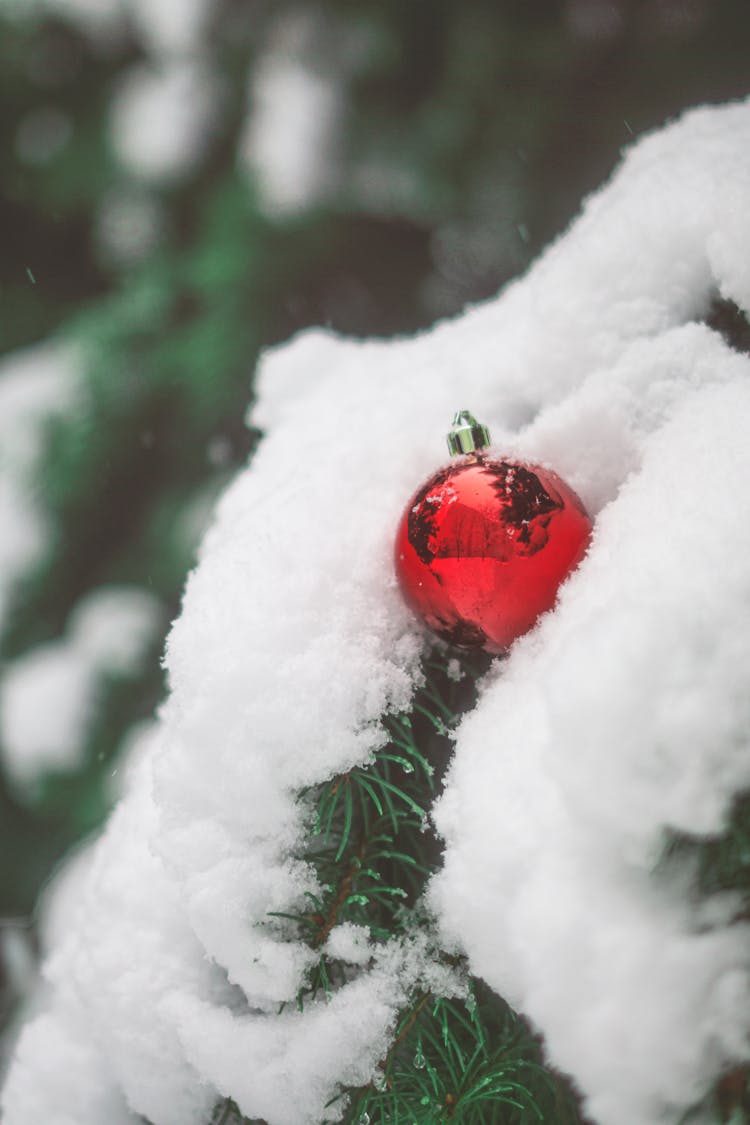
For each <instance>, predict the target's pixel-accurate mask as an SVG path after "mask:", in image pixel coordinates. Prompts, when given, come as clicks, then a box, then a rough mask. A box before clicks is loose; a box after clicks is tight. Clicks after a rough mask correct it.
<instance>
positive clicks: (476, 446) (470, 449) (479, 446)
mask: <svg viewBox="0 0 750 1125" xmlns="http://www.w3.org/2000/svg"><path fill="white" fill-rule="evenodd" d="M446 440H447V442H448V449H449V451H450V454H451V457H458V456H460V455H461V454H462V453H463V454H465V453H481V451H482V450H483V449H486V448H487V446H488V445H489V444H490V431H489V430H488V429H487V427H486V426H483V425H482V423H481V422H477V420H476V418H475V417H474V415H473V414H472V413H471V412H470V411H468V410H459V411H458V413H457V414H456V417H455V418H454V419H453V425H452V426H451V428H450V430H449V431H448V433H447V434H446Z"/></svg>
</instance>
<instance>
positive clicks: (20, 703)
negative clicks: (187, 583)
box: [0, 586, 160, 794]
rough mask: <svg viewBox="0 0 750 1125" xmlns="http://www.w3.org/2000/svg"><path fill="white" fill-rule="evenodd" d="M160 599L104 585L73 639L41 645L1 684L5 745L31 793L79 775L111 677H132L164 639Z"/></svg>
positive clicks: (10, 764) (85, 608)
mask: <svg viewBox="0 0 750 1125" xmlns="http://www.w3.org/2000/svg"><path fill="white" fill-rule="evenodd" d="M159 617H160V605H159V602H158V600H157V599H156V598H155V597H153V595H152V594H149V593H148V592H147V591H146V590H141V589H138V588H135V587H126V586H122V587H118V586H110V587H102V588H101V589H99V590H95V591H93V592H92V593H90V594H88V595H87V596H86V598H85V599H83V601H81V602H80V603H79V604H78V605H77V606H76V609H75V611H74V612H73V614H72V615H71V620H70V624H69V627H68V631H67V634H66V636H65V637H63V638H61V639H60V640H56V641H52V642H50V643H49V644H46V645H38V646H37V647H36V648H33V649H31V651H30V652H28V653H26V654H24V655H23V656H21V657H19V658H18V660H16V661H14V662H13V663H12V664H10V665H9V666H8V667H7V668H6V670H5V672H4V674H3V676H2V678H1V679H0V746H1V747H2V760H3V766H4V768H5V771H6V774H7V776H8V778H9V779H10V780H11V782H12V783H13V784H14V786H15V787H16V789H17V790H18V791H19V792H20V793H21V794H23V793H24V792H27V791H29V792H33V790H34V788H35V786H36V784H37V782H38V781H39V780H40V779H41V778H42V777H43V776H44V775H45V774H46V773H48V772H50V771H53V770H54V771H63V772H69V771H73V770H76V769H77V768H78V767H79V766H80V765H81V764H82V761H83V758H84V754H85V751H86V740H87V737H88V735H89V732H90V728H91V725H92V723H93V720H94V719H95V717H96V712H97V707H98V704H99V698H100V694H101V689H102V681H103V678H104V677H106V676H126V677H127V676H132V675H133V674H134V673H135V672H137V670H138V667H139V665H140V663H141V661H142V659H143V656H144V653H145V651H146V649H147V647H148V645H149V644H151V643H152V642H153V640H154V637H155V636H156V631H157V628H158V623H159Z"/></svg>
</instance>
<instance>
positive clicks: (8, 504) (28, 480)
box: [0, 342, 79, 629]
mask: <svg viewBox="0 0 750 1125" xmlns="http://www.w3.org/2000/svg"><path fill="white" fill-rule="evenodd" d="M78 370H79V362H78V357H77V355H76V353H75V350H74V349H73V348H72V347H70V346H68V345H65V344H61V343H57V342H54V343H46V344H39V345H36V346H34V347H29V348H24V349H23V350H21V351H17V352H13V353H12V354H10V355H7V356H4V357H3V358H2V359H1V360H0V529H2V534H0V629H2V628H3V626H4V623H5V617H6V614H7V610H8V602H9V599H10V598H11V596H12V592H13V587H14V585H15V583H16V582H17V581H18V579H19V578H20V576H21V575H22V574H23V573H24V572H25V571H26V570H27V568H28V567H29V566H30V565H32V563H33V562H34V561H35V560H36V559H38V558H39V556H40V554H41V553H42V551H43V550H44V549H45V547H46V545H47V536H48V533H47V528H46V527H45V523H44V519H43V515H42V509H41V505H39V504H38V503H37V492H38V489H39V487H40V482H39V480H38V479H36V474H37V471H38V462H39V458H40V456H41V453H42V450H43V446H44V434H45V427H46V426H47V425H48V423H49V422H50V419H51V418H53V417H55V416H56V415H59V414H61V413H64V412H66V411H67V410H69V409H70V407H71V404H72V402H73V400H74V398H75V394H76V387H77V383H78Z"/></svg>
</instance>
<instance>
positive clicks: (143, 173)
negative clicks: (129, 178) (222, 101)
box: [110, 58, 218, 183]
mask: <svg viewBox="0 0 750 1125" xmlns="http://www.w3.org/2000/svg"><path fill="white" fill-rule="evenodd" d="M217 108H218V88H217V83H216V79H215V77H214V75H213V74H212V73H211V72H210V70H209V69H208V67H207V64H205V63H203V62H200V61H198V60H196V59H182V58H177V59H167V60H165V61H163V62H161V63H159V64H158V65H155V64H138V65H136V66H133V67H131V68H130V69H129V70H128V71H127V73H126V75H125V78H124V79H123V81H122V82H121V84H120V86H119V89H118V90H117V91H116V93H115V94H114V96H113V99H112V102H111V105H110V138H111V143H112V146H113V148H114V151H115V153H116V155H117V157H118V159H119V160H120V162H121V163H122V165H123V166H124V168H125V169H127V171H128V172H130V173H131V175H133V176H135V177H137V178H139V179H143V180H145V181H147V182H155V183H171V182H174V181H178V180H180V179H181V178H182V177H184V176H185V175H187V174H188V173H189V172H191V171H192V170H193V168H194V167H195V165H196V163H197V162H198V161H199V160H200V157H201V155H202V153H203V151H204V148H205V146H206V144H207V142H208V139H209V136H210V133H211V128H212V126H213V123H214V120H215V116H216V112H217Z"/></svg>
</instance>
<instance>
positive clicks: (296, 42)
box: [238, 16, 344, 217]
mask: <svg viewBox="0 0 750 1125" xmlns="http://www.w3.org/2000/svg"><path fill="white" fill-rule="evenodd" d="M307 23H308V21H306V20H305V19H304V18H303V19H300V18H299V17H298V16H295V17H292V18H291V19H290V18H286V19H284V20H282V21H281V22H280V26H279V27H278V28H277V31H276V38H275V41H272V43H271V45H270V47H269V48H268V49H267V50H266V51H265V52H264V54H263V55H262V56H261V57H260V58H259V59H258V60H257V62H256V63H255V65H254V67H253V69H252V73H251V78H250V84H249V97H248V116H247V120H246V122H245V125H244V128H243V131H242V136H241V138H240V142H239V153H238V157H239V163H240V166H241V167H242V168H243V169H244V170H245V171H246V172H247V173H248V174H249V175H250V176H252V177H253V178H254V181H255V184H256V188H257V192H258V197H259V202H260V204H261V206H262V207H263V209H264V210H265V211H266V212H267V213H268V214H269V215H273V216H276V217H283V216H289V215H294V214H297V213H299V212H301V211H304V210H305V209H306V208H309V207H314V206H315V205H316V204H319V203H321V202H322V201H324V200H325V198H326V196H327V195H328V194H330V192H331V191H332V190H333V187H334V185H335V183H336V179H337V175H338V171H339V160H340V154H339V147H340V140H341V136H340V135H341V125H342V119H343V115H344V97H343V90H342V88H341V82H340V81H339V80H335V79H333V78H332V77H331V75H330V74H329V73H326V71H325V70H324V69H317V70H316V69H314V68H313V65H312V63H311V56H312V57H314V53H313V50H312V48H311V46H310V44H309V43H306V34H305V33H306V31H307V30H309V29H308V27H307Z"/></svg>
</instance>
